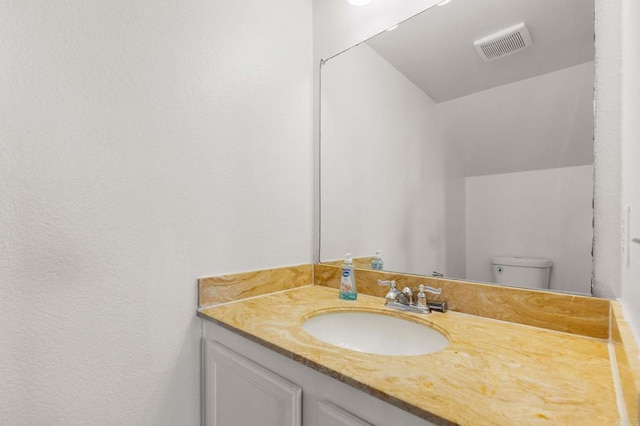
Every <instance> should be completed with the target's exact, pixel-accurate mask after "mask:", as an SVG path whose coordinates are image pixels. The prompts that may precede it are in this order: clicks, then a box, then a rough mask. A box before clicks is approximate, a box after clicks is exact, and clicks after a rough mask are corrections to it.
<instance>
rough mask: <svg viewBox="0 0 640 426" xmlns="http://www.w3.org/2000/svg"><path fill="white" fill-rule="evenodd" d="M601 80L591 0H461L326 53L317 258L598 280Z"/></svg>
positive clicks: (581, 288) (552, 282)
mask: <svg viewBox="0 0 640 426" xmlns="http://www.w3.org/2000/svg"><path fill="white" fill-rule="evenodd" d="M520 24H524V25H520ZM505 31H506V32H505ZM476 45H478V46H476ZM593 80H594V2H593V1H590V0H562V1H558V0H452V1H450V2H448V3H446V4H442V5H440V6H436V7H433V8H431V9H429V10H427V11H425V12H423V13H421V14H419V15H416V16H414V17H413V18H411V19H409V20H407V21H405V22H402V23H400V25H398V26H397V28H394V29H390V30H388V31H385V32H383V33H381V34H379V35H377V36H375V37H373V38H371V39H369V40H367V41H366V42H363V43H361V44H359V45H357V46H355V47H353V48H351V49H349V50H347V51H345V52H343V53H341V54H339V55H336V56H335V57H333V58H330V59H328V60H326V61H324V63H323V65H322V67H321V108H320V109H321V111H320V112H321V118H320V123H321V124H320V129H321V139H320V141H321V142H320V144H321V145H320V146H321V148H320V149H321V154H320V186H321V198H320V200H321V201H320V203H321V210H320V260H321V261H323V262H325V261H326V262H328V261H336V260H339V259H341V258H342V257H343V256H344V254H345V253H346V252H350V253H352V254H353V256H354V257H355V258H365V259H367V258H370V257H371V256H373V254H374V253H375V252H376V251H377V250H381V251H382V259H383V262H384V269H385V270H389V271H394V272H405V273H413V274H420V275H433V274H434V273H436V274H442V275H444V276H445V277H451V278H456V279H466V280H473V281H482V282H496V280H495V273H496V270H495V269H494V266H495V265H494V263H496V261H495V259H496V258H535V259H546V260H549V261H550V263H551V264H552V266H551V269H550V277H549V280H548V288H549V289H550V290H554V291H562V292H571V293H579V294H590V293H591V274H592V241H593V158H594V153H593V127H594V126H593V93H594V89H593ZM503 261H504V260H503ZM506 284H509V283H506ZM513 284H514V285H516V284H517V283H513Z"/></svg>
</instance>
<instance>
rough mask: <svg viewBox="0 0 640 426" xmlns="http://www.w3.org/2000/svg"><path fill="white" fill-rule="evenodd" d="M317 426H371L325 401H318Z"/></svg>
mask: <svg viewBox="0 0 640 426" xmlns="http://www.w3.org/2000/svg"><path fill="white" fill-rule="evenodd" d="M318 426H371V425H370V424H369V423H367V422H365V421H364V420H360V419H359V418H357V417H356V416H354V415H353V414H351V413H348V412H346V411H345V410H343V409H342V408H339V407H336V406H335V405H333V404H332V403H330V402H327V401H318Z"/></svg>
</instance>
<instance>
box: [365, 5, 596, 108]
mask: <svg viewBox="0 0 640 426" xmlns="http://www.w3.org/2000/svg"><path fill="white" fill-rule="evenodd" d="M593 20H594V1H593V0H452V1H451V2H450V3H448V4H446V5H443V6H437V7H433V8H431V9H429V10H427V11H425V12H423V13H421V14H419V15H417V16H415V17H414V18H411V19H409V20H407V21H405V22H404V23H402V24H401V25H400V26H399V27H398V28H397V29H396V30H394V31H387V32H384V33H382V34H380V35H378V36H376V37H374V38H372V39H370V40H369V41H367V44H368V45H369V46H371V47H372V48H373V49H374V50H376V51H377V52H378V53H379V54H380V55H381V56H383V57H384V58H385V59H386V60H387V61H388V62H390V63H391V64H392V65H393V66H395V67H396V68H397V69H398V70H399V71H400V72H401V73H403V74H404V75H405V76H406V77H407V78H408V79H409V80H411V81H412V82H413V83H414V84H415V85H417V86H418V87H420V88H421V89H422V90H423V91H424V92H425V93H426V94H427V95H429V96H430V97H431V98H432V99H433V100H434V101H436V102H444V101H448V100H451V99H455V98H458V97H461V96H466V95H469V94H471V93H476V92H479V91H482V90H486V89H489V88H492V87H497V86H502V85H504V84H508V83H512V82H515V81H519V80H522V79H525V78H530V77H534V76H537V75H541V74H546V73H549V72H552V71H555V70H559V69H562V68H567V67H570V66H573V65H578V64H582V63H585V62H590V61H593V58H594V43H593V41H594V30H593V28H594V25H593ZM520 22H525V23H526V24H527V27H528V28H529V31H530V32H531V37H532V39H533V45H532V46H531V47H528V48H526V49H524V50H522V51H520V52H517V53H514V54H512V55H510V56H507V57H504V58H501V59H498V60H495V61H492V62H484V61H482V59H481V58H480V56H479V55H478V53H477V52H476V50H475V48H474V45H473V42H474V41H475V40H477V39H480V38H483V37H486V36H488V35H491V34H493V33H495V32H497V31H500V30H502V29H505V28H508V27H510V26H513V25H515V24H517V23H520Z"/></svg>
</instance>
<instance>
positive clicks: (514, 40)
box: [473, 23, 532, 62]
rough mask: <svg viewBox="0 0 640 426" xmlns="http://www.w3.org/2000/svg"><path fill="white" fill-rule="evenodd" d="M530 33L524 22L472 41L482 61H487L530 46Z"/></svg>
mask: <svg viewBox="0 0 640 426" xmlns="http://www.w3.org/2000/svg"><path fill="white" fill-rule="evenodd" d="M531 44H532V41H531V34H529V30H528V29H527V26H526V25H525V24H524V23H520V24H518V25H514V26H513V27H510V28H507V29H506V30H502V31H498V32H497V33H495V34H492V35H490V36H489V37H485V38H483V39H480V40H476V41H474V42H473V45H474V46H475V47H476V50H477V51H478V54H479V55H480V57H481V58H482V60H483V61H485V62H489V61H494V60H496V59H499V58H503V57H505V56H508V55H511V54H512V53H516V52H519V51H520V50H522V49H524V48H527V47H529V46H531Z"/></svg>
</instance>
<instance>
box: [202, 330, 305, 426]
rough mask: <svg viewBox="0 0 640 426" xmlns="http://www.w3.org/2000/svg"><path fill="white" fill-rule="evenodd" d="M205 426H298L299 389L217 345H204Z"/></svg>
mask: <svg viewBox="0 0 640 426" xmlns="http://www.w3.org/2000/svg"><path fill="white" fill-rule="evenodd" d="M204 370H205V371H204V377H205V386H204V387H205V389H204V397H205V425H206V426H254V425H260V426H300V425H301V404H302V389H301V388H300V387H299V386H296V385H294V384H292V383H290V382H288V381H287V380H285V379H283V378H282V377H280V376H278V375H276V374H273V373H272V372H270V371H268V370H266V369H264V368H263V367H261V366H259V365H257V364H255V363H254V362H252V361H250V360H248V359H246V358H244V357H243V356H241V355H239V354H237V353H236V352H234V351H232V350H231V349H229V348H227V347H225V346H223V345H221V344H220V343H218V342H212V341H209V340H206V341H205V348H204Z"/></svg>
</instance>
